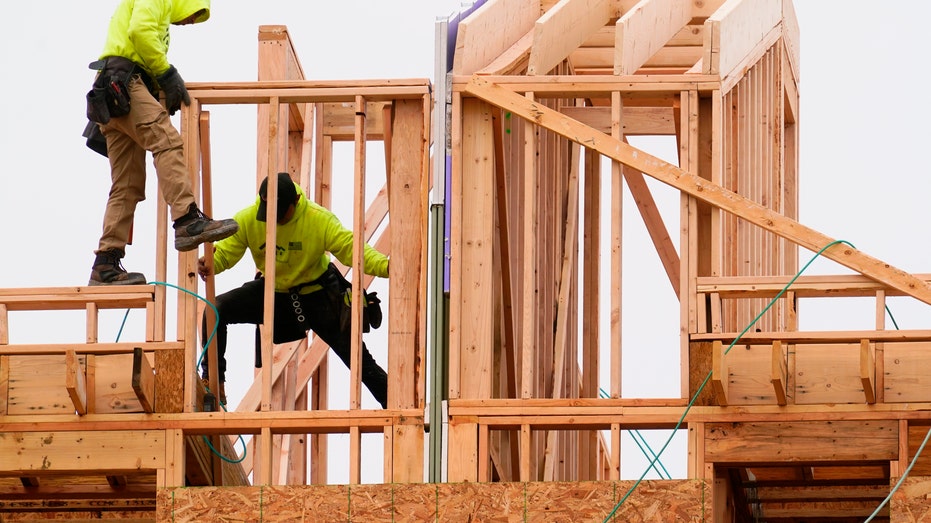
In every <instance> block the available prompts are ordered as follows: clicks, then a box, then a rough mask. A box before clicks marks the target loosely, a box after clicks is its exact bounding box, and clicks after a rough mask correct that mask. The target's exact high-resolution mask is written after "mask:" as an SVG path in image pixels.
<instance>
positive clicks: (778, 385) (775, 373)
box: [770, 341, 789, 405]
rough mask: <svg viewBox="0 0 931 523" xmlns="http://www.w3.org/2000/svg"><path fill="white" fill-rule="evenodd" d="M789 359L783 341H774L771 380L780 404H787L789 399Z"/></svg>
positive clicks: (777, 401)
mask: <svg viewBox="0 0 931 523" xmlns="http://www.w3.org/2000/svg"><path fill="white" fill-rule="evenodd" d="M787 359H788V358H786V352H785V351H784V350H783V349H782V342H780V341H774V342H773V350H772V367H771V370H770V372H771V374H770V376H771V379H770V381H771V382H772V384H773V393H774V394H775V395H776V403H777V404H779V405H787V404H788V401H789V400H788V394H787V390H788V387H789V377H788V376H789V371H788V362H787Z"/></svg>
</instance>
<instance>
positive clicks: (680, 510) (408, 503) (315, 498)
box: [157, 480, 710, 523]
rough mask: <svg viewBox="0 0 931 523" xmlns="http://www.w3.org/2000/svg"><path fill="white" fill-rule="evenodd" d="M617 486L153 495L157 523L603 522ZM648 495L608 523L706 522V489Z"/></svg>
mask: <svg viewBox="0 0 931 523" xmlns="http://www.w3.org/2000/svg"><path fill="white" fill-rule="evenodd" d="M633 483H634V482H632V481H618V482H578V483H566V482H545V483H446V484H431V485H424V484H420V485H417V484H403V485H402V484H394V485H392V484H384V485H351V486H348V485H328V486H306V487H245V488H226V489H217V488H210V487H207V488H178V489H163V490H160V491H159V493H158V512H157V519H158V520H159V521H175V522H184V521H203V520H205V519H236V520H257V519H260V517H261V516H262V515H264V516H265V518H266V519H267V518H268V517H271V516H270V515H274V516H273V517H274V518H275V519H280V520H289V521H301V520H314V521H434V520H435V521H486V520H493V519H501V518H504V519H507V520H511V519H519V520H522V521H525V520H526V521H537V520H546V521H589V520H601V519H603V518H604V516H605V515H606V514H608V513H609V512H611V510H612V509H613V508H614V506H615V504H616V503H617V502H618V501H619V500H620V498H621V497H622V496H623V495H624V494H625V493H626V492H627V490H628V489H630V488H631V487H632V486H633ZM639 488H640V489H643V491H644V492H646V493H647V494H648V495H647V496H645V497H644V498H641V499H638V500H636V501H635V502H631V503H626V504H624V505H622V506H621V507H619V509H618V510H617V511H616V513H615V516H614V518H613V519H612V521H615V520H616V521H629V522H644V523H647V522H653V521H657V520H658V519H657V518H671V519H673V520H675V521H695V522H698V521H706V520H708V518H709V517H710V506H709V505H708V502H707V500H708V499H709V498H710V492H709V491H708V487H707V485H705V484H703V483H702V482H701V481H696V480H678V481H663V482H654V481H645V482H643V483H642V484H641V485H640V486H639Z"/></svg>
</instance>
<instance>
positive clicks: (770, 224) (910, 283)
mask: <svg viewBox="0 0 931 523" xmlns="http://www.w3.org/2000/svg"><path fill="white" fill-rule="evenodd" d="M465 91H466V92H468V93H469V94H472V95H474V96H477V97H479V98H482V99H483V100H486V101H488V102H489V103H492V104H494V105H497V106H499V107H501V108H502V109H505V110H509V111H511V112H512V113H513V114H515V115H518V116H520V117H522V118H525V119H527V120H528V121H531V122H533V123H535V124H537V125H541V126H543V127H545V128H547V129H550V130H551V131H553V132H555V133H557V134H559V135H561V136H565V137H566V138H568V139H570V140H573V141H576V142H579V143H581V144H582V145H584V146H586V147H590V148H592V149H595V150H598V151H599V152H601V153H602V154H604V155H606V156H609V157H611V158H613V159H615V160H617V161H619V162H621V163H623V164H624V165H628V166H630V167H632V168H634V169H638V170H640V171H641V172H643V173H644V174H647V175H649V176H652V177H653V178H656V179H657V180H659V181H661V182H663V183H666V184H667V185H670V186H672V187H675V188H677V189H679V190H680V191H683V192H685V193H687V194H689V195H691V196H694V197H696V198H698V199H700V200H702V201H705V202H707V203H709V204H711V205H714V206H716V207H719V208H721V209H723V210H725V211H728V212H730V213H733V214H735V215H737V216H739V217H740V218H743V219H745V220H747V221H749V222H750V223H753V224H755V225H757V226H759V227H762V228H764V229H766V230H769V231H771V232H773V233H775V234H777V235H779V236H781V237H783V238H786V239H788V240H790V241H792V242H794V243H797V244H798V245H801V246H802V247H805V248H806V249H809V250H812V251H814V252H819V251H822V249H823V252H822V255H823V256H825V257H827V258H829V259H831V260H834V261H836V262H837V263H840V264H841V265H844V266H845V267H847V268H849V269H852V270H854V271H856V272H859V273H861V274H864V275H866V276H869V277H870V278H872V279H874V280H876V281H879V282H882V283H885V284H887V285H889V286H890V287H892V288H894V289H898V290H900V291H902V292H904V293H905V294H908V295H909V296H913V297H915V298H917V299H919V300H921V301H923V302H924V303H928V304H931V286H929V285H928V284H927V282H924V281H921V280H919V279H918V278H915V277H914V276H912V275H911V274H908V273H906V272H905V271H903V270H901V269H898V268H896V267H893V266H891V265H889V264H888V263H885V262H883V261H881V260H878V259H876V258H873V257H871V256H869V255H867V254H864V253H862V252H861V251H858V250H857V249H855V248H853V247H851V246H849V245H842V244H841V243H839V242H837V241H835V240H834V239H833V238H830V237H828V236H826V235H824V234H821V233H820V232H818V231H815V230H814V229H811V228H809V227H806V226H804V225H802V224H801V223H799V222H796V221H795V220H792V219H791V218H787V217H785V216H783V215H781V214H779V213H777V212H775V211H773V210H770V209H767V208H765V207H763V206H762V205H760V204H758V203H756V202H753V201H752V200H749V199H747V198H745V197H743V196H740V195H739V194H737V193H734V192H732V191H729V190H727V189H724V188H723V187H721V186H719V185H717V184H713V183H711V182H709V181H708V180H705V179H703V178H700V177H699V176H697V175H695V174H692V173H690V172H688V171H684V170H682V169H680V168H678V167H676V166H675V165H672V164H670V163H668V162H665V161H663V160H661V159H659V158H657V157H655V156H652V155H650V154H648V153H646V152H644V151H640V150H638V149H636V148H634V147H631V146H629V145H627V144H625V143H623V142H622V141H621V140H619V139H615V138H612V137H610V136H607V135H605V134H604V133H599V132H598V131H596V130H595V129H592V128H591V127H588V126H586V125H583V124H581V123H578V122H575V121H574V120H572V119H571V118H568V117H566V116H564V115H561V114H560V113H558V112H557V111H553V110H551V109H549V108H547V107H545V106H543V105H542V104H538V103H535V102H534V101H533V100H528V99H526V98H525V97H523V96H520V95H518V94H516V93H514V92H512V91H508V90H506V89H504V88H502V87H500V86H497V85H494V84H492V83H490V82H489V81H488V80H487V79H484V78H480V77H472V79H471V80H470V81H469V83H468V84H467V85H466V87H465Z"/></svg>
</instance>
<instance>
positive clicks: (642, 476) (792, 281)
mask: <svg viewBox="0 0 931 523" xmlns="http://www.w3.org/2000/svg"><path fill="white" fill-rule="evenodd" d="M838 243H846V244H847V245H850V246H851V247H853V248H854V249H856V247H854V246H853V244H851V243H850V242H847V241H844V240H834V241H832V242H831V243H829V244H827V245H825V246H824V247H822V248H821V250H820V251H818V252H817V253H816V254H815V255H814V256H812V257H811V259H810V260H808V263H806V264H805V266H804V267H802V269H801V270H800V271H798V273H796V274H795V276H793V277H792V279H791V280H789V283H787V284H786V285H785V287H783V288H782V290H781V291H779V294H777V295H776V296H775V297H774V298H773V299H772V300H770V302H769V303H768V304H767V305H766V307H764V308H763V310H762V311H760V313H759V314H757V315H756V317H755V318H753V320H752V321H751V322H750V323H749V324H748V325H747V326H746V327H745V328H744V330H742V331H740V334H738V335H737V337H736V338H734V341H732V342H731V344H730V345H728V346H727V349H726V350H725V351H724V354H727V353H728V352H730V351H731V349H732V348H734V345H736V344H737V342H738V341H739V340H740V338H742V337H743V335H744V334H746V333H747V331H749V330H750V328H751V327H753V325H755V324H756V322H758V321H759V320H760V318H761V317H763V315H764V314H766V312H767V311H768V310H769V309H770V308H771V307H772V306H773V305H774V304H775V303H776V301H777V300H779V298H781V297H782V295H783V294H785V292H786V291H787V290H788V289H789V287H790V286H791V285H792V284H793V283H795V280H797V279H798V278H799V276H801V275H802V273H803V272H805V270H806V269H808V266H809V265H811V264H812V262H814V261H815V260H816V259H817V258H818V257H819V256H821V253H823V252H824V251H825V250H827V249H828V248H829V247H832V246H833V245H835V244H838ZM709 381H711V371H709V372H708V375H707V376H705V379H704V381H702V382H701V385H700V386H699V387H698V390H696V391H695V394H694V395H692V399H691V400H690V401H689V403H688V405H686V406H685V411H684V412H682V416H681V417H680V418H679V421H677V422H676V425H675V427H673V429H672V433H671V434H670V435H669V439H667V440H666V443H665V444H663V447H662V448H661V449H659V454H658V455H657V456H656V458H655V459H654V460H653V461H652V462H651V463H650V466H649V467H647V469H646V470H644V471H643V474H641V475H640V477H639V478H638V479H637V481H636V482H634V484H633V486H631V487H630V489H628V490H627V493H626V494H624V497H622V498H621V500H620V501H618V502H617V504H616V505H614V508H613V509H611V512H609V513H608V515H607V517H605V519H604V521H603V523H608V520H609V519H611V517H612V516H614V514H615V513H616V512H617V510H618V509H619V508H621V505H623V504H624V502H625V501H627V498H629V497H630V496H631V494H633V493H634V490H636V489H637V487H638V486H640V483H642V482H643V478H645V477H646V475H647V473H649V471H650V468H651V467H652V466H653V463H654V462H656V461H658V460H659V456H661V455H662V454H663V452H665V450H666V448H667V447H668V446H669V444H670V443H671V442H672V439H673V437H675V435H676V431H678V430H679V427H681V426H682V423H683V422H684V421H685V416H686V415H687V414H688V413H689V411H690V410H691V409H692V406H693V405H694V404H695V401H697V400H698V396H699V394H701V392H702V390H704V388H705V385H707V384H708V382H709Z"/></svg>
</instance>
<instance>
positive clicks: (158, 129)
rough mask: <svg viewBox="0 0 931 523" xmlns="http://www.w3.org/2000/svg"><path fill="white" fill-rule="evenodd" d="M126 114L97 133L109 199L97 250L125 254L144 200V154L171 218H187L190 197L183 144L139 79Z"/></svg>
mask: <svg viewBox="0 0 931 523" xmlns="http://www.w3.org/2000/svg"><path fill="white" fill-rule="evenodd" d="M129 94H130V111H129V114H127V115H126V116H121V117H118V118H113V119H111V120H110V122H109V123H107V124H106V125H101V126H100V131H101V132H102V133H103V135H104V137H106V139H107V155H108V157H109V158H110V180H111V185H110V197H109V200H107V209H106V211H105V212H104V215H103V235H102V236H101V237H100V243H99V245H98V247H97V251H95V252H101V251H106V250H109V249H114V248H116V249H120V250H122V251H125V250H126V243H127V242H128V241H129V234H130V230H131V229H132V224H133V214H134V213H135V212H136V204H138V203H139V202H141V201H143V200H145V176H146V168H145V155H146V151H151V152H152V158H153V160H154V162H155V173H156V175H157V176H158V186H159V189H161V193H162V194H163V195H164V197H165V202H166V203H167V204H168V206H169V207H170V209H171V219H172V220H176V219H178V218H180V217H181V216H184V215H185V214H187V212H188V209H189V207H190V205H191V204H192V203H194V193H193V191H192V190H191V181H190V179H189V178H188V173H187V169H186V168H185V165H184V142H183V141H182V140H181V135H180V134H179V133H178V130H177V129H175V128H174V126H173V125H172V124H171V120H170V119H169V118H168V112H167V111H165V108H164V107H162V104H160V103H159V102H158V100H156V99H155V98H154V97H153V96H152V94H151V93H149V90H148V89H147V88H146V86H145V84H144V83H143V82H142V79H141V78H139V76H135V77H133V79H132V81H131V82H130V84H129Z"/></svg>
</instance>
